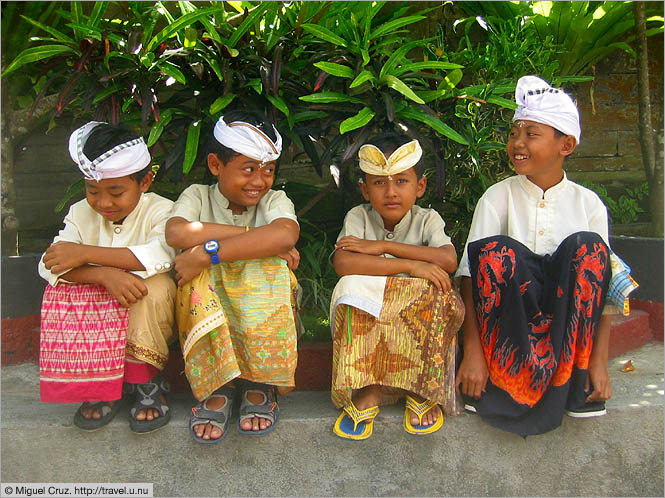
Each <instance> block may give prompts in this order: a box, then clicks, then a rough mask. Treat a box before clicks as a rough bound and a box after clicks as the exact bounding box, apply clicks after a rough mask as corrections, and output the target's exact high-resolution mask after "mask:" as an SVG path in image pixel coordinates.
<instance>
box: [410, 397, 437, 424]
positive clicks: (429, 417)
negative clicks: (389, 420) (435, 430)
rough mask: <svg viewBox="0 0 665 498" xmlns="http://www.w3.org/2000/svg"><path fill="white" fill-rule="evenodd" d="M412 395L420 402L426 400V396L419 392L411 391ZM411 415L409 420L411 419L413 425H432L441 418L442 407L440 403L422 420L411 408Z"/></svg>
mask: <svg viewBox="0 0 665 498" xmlns="http://www.w3.org/2000/svg"><path fill="white" fill-rule="evenodd" d="M411 397H412V398H413V399H415V400H416V401H417V402H418V403H422V402H423V401H425V398H423V397H422V396H418V395H417V394H414V393H411ZM409 411H410V412H411V416H410V417H409V420H410V421H411V425H425V426H427V425H432V424H434V423H435V422H436V421H437V420H439V417H440V416H441V407H440V406H439V405H436V406H434V407H433V408H432V409H431V410H430V411H428V412H427V413H426V414H425V415H423V420H422V422H421V421H420V420H418V415H416V414H415V413H413V412H412V411H411V410H409Z"/></svg>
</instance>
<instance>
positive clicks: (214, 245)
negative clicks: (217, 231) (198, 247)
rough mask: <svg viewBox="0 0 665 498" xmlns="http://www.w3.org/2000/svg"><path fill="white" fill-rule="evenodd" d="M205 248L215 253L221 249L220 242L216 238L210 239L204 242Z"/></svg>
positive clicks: (208, 251)
mask: <svg viewBox="0 0 665 498" xmlns="http://www.w3.org/2000/svg"><path fill="white" fill-rule="evenodd" d="M203 248H204V249H205V250H206V252H207V253H214V252H217V250H218V249H219V243H218V242H217V241H216V240H209V241H207V242H206V243H205V244H203Z"/></svg>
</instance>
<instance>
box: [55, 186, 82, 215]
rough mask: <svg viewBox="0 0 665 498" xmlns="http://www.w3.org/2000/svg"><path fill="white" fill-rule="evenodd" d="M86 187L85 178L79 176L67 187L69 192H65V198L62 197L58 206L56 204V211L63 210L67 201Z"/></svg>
mask: <svg viewBox="0 0 665 498" xmlns="http://www.w3.org/2000/svg"><path fill="white" fill-rule="evenodd" d="M84 189H85V179H84V178H79V179H78V180H76V181H75V182H74V183H72V184H71V185H70V186H69V187H68V188H67V192H65V195H64V196H63V198H62V199H60V202H58V204H57V206H55V209H54V211H55V212H56V213H58V212H60V211H62V208H64V207H65V204H67V201H69V200H70V199H71V198H72V197H74V196H75V195H76V194H78V193H80V192H83V190H84Z"/></svg>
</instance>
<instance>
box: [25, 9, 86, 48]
mask: <svg viewBox="0 0 665 498" xmlns="http://www.w3.org/2000/svg"><path fill="white" fill-rule="evenodd" d="M21 18H22V19H24V20H25V21H27V22H29V23H30V24H32V25H34V26H37V27H38V28H40V29H43V30H44V31H46V32H47V33H48V34H50V35H51V36H53V38H56V39H58V40H60V41H61V42H65V43H76V42H75V41H74V39H73V38H70V37H69V36H67V35H65V34H64V33H61V32H60V31H58V30H57V29H55V28H52V27H50V26H46V25H44V24H42V23H40V22H37V21H35V20H33V19H30V18H29V17H26V16H24V15H21Z"/></svg>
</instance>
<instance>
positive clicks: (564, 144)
mask: <svg viewBox="0 0 665 498" xmlns="http://www.w3.org/2000/svg"><path fill="white" fill-rule="evenodd" d="M576 146H577V140H575V137H574V136H572V135H566V136H565V137H561V149H560V150H561V155H563V156H569V155H571V154H572V153H573V152H574V151H575V147H576Z"/></svg>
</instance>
